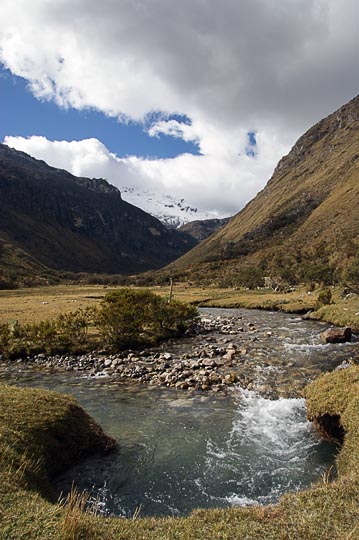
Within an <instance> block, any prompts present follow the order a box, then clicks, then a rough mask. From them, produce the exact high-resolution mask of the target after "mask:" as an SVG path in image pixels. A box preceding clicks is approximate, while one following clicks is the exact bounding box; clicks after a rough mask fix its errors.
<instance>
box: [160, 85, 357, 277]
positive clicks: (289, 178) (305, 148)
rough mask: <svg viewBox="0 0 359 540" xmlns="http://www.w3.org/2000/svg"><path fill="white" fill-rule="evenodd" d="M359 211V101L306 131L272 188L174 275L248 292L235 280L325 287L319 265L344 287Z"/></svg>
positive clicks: (189, 255) (190, 254)
mask: <svg viewBox="0 0 359 540" xmlns="http://www.w3.org/2000/svg"><path fill="white" fill-rule="evenodd" d="M358 210H359V96H356V97H355V98H353V99H352V100H351V101H349V102H348V103H347V104H345V105H343V106H342V107H340V109H338V110H337V111H335V112H334V113H332V114H331V115H329V116H328V117H326V118H324V119H322V120H320V121H319V122H318V123H317V124H315V125H314V126H312V127H311V128H310V129H309V130H307V132H306V133H305V134H304V135H302V136H301V137H300V138H299V139H298V141H297V142H296V143H295V145H294V146H293V148H292V149H291V151H290V152H289V154H288V155H287V156H284V157H283V158H282V159H281V160H280V161H279V163H278V165H277V167H276V169H275V171H274V173H273V175H272V177H271V179H270V180H269V181H268V183H267V185H266V186H265V188H264V189H262V190H261V191H260V192H259V193H258V194H257V196H256V197H255V198H254V199H252V201H250V202H249V203H248V204H247V205H246V206H245V208H243V209H242V210H241V211H240V212H239V213H238V214H237V215H236V216H235V217H234V218H233V219H232V220H231V221H230V222H229V224H228V225H226V226H225V227H224V228H223V229H220V230H219V231H218V232H217V233H215V234H214V235H213V236H211V237H210V238H209V239H207V240H205V241H204V242H202V243H201V244H199V245H198V246H196V247H195V248H193V249H192V250H191V251H189V252H188V253H187V254H185V255H184V256H182V257H181V258H180V259H178V260H176V261H175V262H174V263H172V264H171V265H170V266H169V268H168V272H169V273H172V274H174V275H176V272H177V274H178V275H182V276H183V275H186V274H190V273H191V272H193V273H194V274H201V273H202V274H204V275H206V276H207V278H208V280H209V281H211V280H215V281H216V282H218V281H220V280H222V282H223V281H224V282H227V283H229V284H237V283H238V284H241V280H240V276H237V278H238V279H237V280H236V276H235V275H233V274H234V272H236V273H241V272H242V273H244V274H246V272H247V273H248V269H252V273H253V272H257V274H258V276H259V273H261V275H262V277H263V276H265V275H268V274H269V275H274V276H275V277H278V278H279V279H284V280H286V281H288V282H293V283H294V282H298V281H300V280H308V279H311V277H313V278H317V279H320V276H319V274H320V272H318V273H317V274H318V275H317V276H315V271H314V269H313V268H310V267H311V266H312V265H313V264H314V263H317V264H318V265H319V266H320V267H321V268H322V270H323V272H322V273H323V276H322V277H323V278H325V279H326V280H327V281H330V280H331V279H339V278H340V279H342V278H343V276H345V271H346V268H347V267H348V265H349V264H350V262H351V260H352V258H353V256H354V255H355V252H356V251H357V249H358V239H359V225H358V219H357V215H358ZM219 262H222V266H223V267H222V268H219V267H218V263H219ZM324 267H326V269H327V271H328V273H329V274H330V278H329V277H325V268H324ZM334 274H336V277H335V275H334ZM244 281H245V280H244ZM260 282H261V280H260V279H258V284H259V283H260Z"/></svg>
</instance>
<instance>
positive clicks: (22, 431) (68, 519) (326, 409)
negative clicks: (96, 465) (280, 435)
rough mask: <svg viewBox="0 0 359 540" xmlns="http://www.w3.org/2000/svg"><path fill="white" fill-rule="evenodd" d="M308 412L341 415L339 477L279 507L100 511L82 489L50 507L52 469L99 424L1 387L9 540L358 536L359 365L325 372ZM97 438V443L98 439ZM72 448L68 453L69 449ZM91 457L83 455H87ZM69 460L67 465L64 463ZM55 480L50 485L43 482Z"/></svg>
mask: <svg viewBox="0 0 359 540" xmlns="http://www.w3.org/2000/svg"><path fill="white" fill-rule="evenodd" d="M306 395H307V406H308V415H309V416H310V417H311V418H312V419H314V420H319V419H320V417H322V416H323V415H325V414H327V415H334V416H339V417H340V422H341V424H342V425H343V427H344V429H345V439H344V444H343V447H342V450H341V452H340V454H339V456H338V460H337V462H338V477H337V478H336V479H335V480H334V481H333V482H331V483H330V482H328V476H329V475H324V477H323V480H322V481H319V482H318V483H317V484H316V485H314V486H313V487H312V488H310V489H308V490H306V491H303V492H299V493H292V494H288V495H286V496H284V497H282V498H281V500H280V502H279V503H278V504H277V505H274V506H266V507H254V508H231V509H214V510H196V511H194V512H192V514H190V515H189V516H188V517H185V518H170V517H169V518H138V517H137V516H135V517H134V519H123V518H101V517H96V516H95V515H93V514H91V513H90V512H89V511H86V510H85V502H86V497H83V496H81V495H79V494H77V493H76V492H75V491H73V492H72V493H71V494H70V496H69V499H68V501H67V502H68V504H67V505H65V506H64V504H62V503H61V504H59V503H57V504H51V503H50V501H49V493H50V479H51V477H52V475H53V474H55V473H56V472H58V471H59V470H60V469H62V468H63V467H65V466H67V465H68V464H69V463H70V462H71V461H72V460H73V459H78V458H79V457H81V451H82V452H85V451H86V452H87V451H88V450H89V448H91V449H93V448H94V447H93V445H94V444H95V446H96V444H98V443H99V442H100V447H101V448H102V449H104V448H107V447H108V446H110V447H112V445H111V440H109V439H107V438H104V437H105V436H104V435H103V433H102V431H100V428H99V427H98V426H96V424H95V423H94V422H93V421H92V420H91V419H89V417H88V416H87V415H86V413H84V412H83V411H81V409H80V408H79V407H78V405H77V404H76V401H74V400H73V399H72V398H70V397H68V396H61V395H58V394H54V393H52V392H46V391H41V390H31V389H18V388H14V387H11V388H9V387H6V386H3V385H2V386H0V433H1V437H0V453H1V460H0V537H1V538H2V539H4V540H25V539H26V540H39V539H44V540H45V539H46V540H212V539H213V540H214V539H216V540H233V539H237V538H238V539H241V540H242V539H243V540H356V539H358V538H359V525H358V515H359V495H358V494H359V466H358V455H359V430H358V426H359V367H352V368H350V369H347V370H342V371H337V372H333V373H331V374H326V375H324V376H322V377H320V378H319V379H318V380H317V381H316V382H314V383H312V384H311V385H310V386H309V387H308V388H307V391H306ZM94 441H95V443H94ZM63 454H65V455H63ZM82 455H83V454H82ZM57 460H60V464H58V463H56V461H57ZM44 485H46V489H44Z"/></svg>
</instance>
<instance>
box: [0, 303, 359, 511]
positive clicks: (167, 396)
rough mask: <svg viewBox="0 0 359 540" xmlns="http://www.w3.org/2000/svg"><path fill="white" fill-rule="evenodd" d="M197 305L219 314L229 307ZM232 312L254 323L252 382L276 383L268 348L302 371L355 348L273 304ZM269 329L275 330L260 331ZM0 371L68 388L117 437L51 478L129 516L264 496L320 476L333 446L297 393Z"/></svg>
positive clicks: (261, 500)
mask: <svg viewBox="0 0 359 540" xmlns="http://www.w3.org/2000/svg"><path fill="white" fill-rule="evenodd" d="M206 314H207V315H212V316H218V315H221V314H222V315H223V316H227V315H228V311H223V310H206ZM231 314H232V315H235V314H238V316H240V317H246V320H248V319H251V320H252V321H254V323H253V324H256V325H257V326H258V327H260V328H261V330H260V332H261V333H262V335H261V336H259V338H257V339H256V341H255V342H254V346H253V350H251V351H250V353H249V358H248V360H247V361H248V362H249V364H250V363H251V362H252V361H253V358H254V357H255V352H256V353H257V354H258V353H260V352H261V353H262V356H261V355H260V354H259V355H258V358H262V359H263V358H264V360H265V361H264V364H263V365H264V368H263V369H262V370H261V371H260V373H259V377H260V381H261V383H262V382H263V380H267V379H270V380H271V381H272V382H271V384H278V380H273V369H269V368H270V367H271V366H270V364H268V362H267V359H268V358H269V357H273V355H274V356H275V357H278V358H280V359H281V362H282V364H283V363H285V361H286V362H287V364H288V365H289V364H291V365H292V368H293V369H294V370H295V369H297V368H298V366H299V368H300V372H301V373H302V372H303V370H304V372H305V373H306V369H308V370H309V373H311V371H310V367H311V366H312V367H313V368H315V370H316V371H322V370H324V369H333V367H335V366H334V358H335V359H336V363H337V364H338V363H340V362H341V361H342V360H345V359H347V358H349V357H350V356H352V355H353V354H354V353H355V352H356V351H357V349H358V344H357V343H353V344H352V345H344V346H341V345H337V346H334V345H331V346H329V347H328V346H325V345H320V340H319V338H318V335H319V333H320V332H321V331H323V325H321V324H319V323H311V322H308V321H301V320H300V319H293V318H291V317H290V316H288V315H283V314H279V313H264V312H257V311H251V312H248V311H245V310H231ZM241 320H243V319H241ZM268 328H270V329H271V332H273V333H274V334H275V335H274V336H273V335H270V336H269V335H268V336H267V339H266V338H265V335H266V334H265V333H266V332H267V333H268ZM234 338H235V337H233V339H234ZM221 339H222V338H221ZM231 339H232V336H231ZM193 340H203V337H197V338H193V339H192V341H191V340H187V342H186V343H185V342H181V343H175V344H173V345H172V348H173V350H175V349H176V347H177V348H183V347H187V349H188V347H193V343H194V341H193ZM167 349H168V347H167ZM299 368H298V369H299ZM266 369H267V374H266ZM281 369H284V368H283V366H282V368H281ZM274 371H276V370H274ZM294 372H295V373H297V372H296V371H294ZM280 373H281V371H280V370H279V374H280ZM0 376H1V378H2V379H3V380H5V381H7V382H9V383H10V384H18V385H30V386H34V387H44V388H49V389H51V390H57V391H60V392H65V393H71V394H73V395H75V396H76V397H77V399H78V401H79V402H80V404H81V405H82V406H83V407H84V408H85V409H86V410H87V411H88V412H89V413H90V414H91V415H92V416H93V417H94V418H95V419H96V420H97V421H98V422H99V423H100V424H101V425H102V426H103V428H104V430H105V431H106V432H107V433H108V434H110V435H112V436H113V437H115V438H116V439H117V440H118V442H119V451H118V452H117V453H115V454H112V455H108V456H105V457H98V456H97V457H96V456H95V457H92V458H89V459H87V460H85V461H84V462H82V463H81V464H79V465H77V466H75V467H74V468H73V469H71V470H70V471H68V472H67V473H66V474H65V475H64V476H63V477H61V478H59V479H58V481H57V483H56V489H57V492H58V494H60V493H61V492H63V493H67V492H68V491H69V489H70V488H71V484H72V482H75V484H76V485H77V486H78V488H79V489H85V490H87V491H88V492H89V493H90V494H91V497H92V499H93V500H96V505H97V508H98V509H99V511H100V512H102V513H103V514H104V515H108V514H116V515H120V516H132V515H133V514H134V513H135V512H136V509H138V508H140V514H141V515H185V514H187V513H189V512H190V511H191V510H192V509H194V508H198V507H201V508H211V507H230V506H237V505H240V506H244V505H252V504H267V503H272V502H275V501H277V500H278V498H279V496H280V495H281V494H283V493H285V492H288V491H295V490H298V489H303V488H305V487H307V486H309V485H310V484H311V483H312V482H314V481H317V480H320V477H321V474H323V473H324V471H325V470H326V469H327V468H328V466H329V465H330V464H331V463H333V460H334V456H335V453H336V451H337V449H336V447H335V446H334V445H333V444H330V443H328V442H326V441H323V440H322V439H321V438H320V437H319V435H318V434H317V433H316V432H315V430H314V428H313V426H312V425H311V424H310V423H309V422H308V421H307V420H306V414H305V403H304V400H303V399H302V398H298V397H295V398H291V399H289V398H280V399H275V400H273V399H272V400H271V399H267V398H265V397H262V396H260V395H259V394H258V393H257V392H254V391H248V390H242V389H240V388H233V389H231V391H230V392H229V394H228V395H226V396H223V395H218V394H217V395H208V394H205V393H200V392H193V393H188V392H185V391H176V390H173V389H166V388H158V387H147V386H144V385H125V384H123V383H122V384H121V383H119V382H116V381H111V380H110V379H106V378H102V379H101V378H99V379H94V378H92V379H91V378H89V377H87V376H86V375H84V374H75V373H65V372H64V373H40V372H39V371H34V370H31V369H29V368H26V367H24V366H23V365H15V366H13V367H11V368H10V367H9V366H6V367H5V366H2V367H1V369H0ZM266 377H267V379H266ZM271 378H272V379H271Z"/></svg>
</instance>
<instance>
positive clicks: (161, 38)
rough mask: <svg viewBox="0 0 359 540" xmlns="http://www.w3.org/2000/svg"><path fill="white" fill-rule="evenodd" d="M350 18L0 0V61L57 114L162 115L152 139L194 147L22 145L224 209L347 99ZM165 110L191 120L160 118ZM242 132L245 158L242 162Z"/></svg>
mask: <svg viewBox="0 0 359 540" xmlns="http://www.w3.org/2000/svg"><path fill="white" fill-rule="evenodd" d="M358 20H359V3H358V2H357V0H342V1H341V2H338V0H288V1H286V2H278V0H222V1H221V2H218V0H181V2H176V1H175V0H172V1H169V0H153V1H152V2H146V1H145V0H131V1H127V0H104V1H103V2H100V3H99V2H98V1H97V0H57V1H56V2H48V1H45V0H32V2H31V3H29V1H28V0H17V1H16V2H14V0H2V2H1V3H0V61H1V62H3V63H4V64H5V65H6V66H7V67H8V68H9V69H10V70H11V71H12V72H13V73H14V74H16V75H19V76H21V77H24V78H26V79H27V80H28V81H29V86H30V88H31V90H32V92H33V93H34V94H35V95H36V96H37V97H38V98H39V99H45V100H55V101H56V102H57V103H58V104H59V105H60V106H63V107H75V108H78V109H81V108H86V107H91V108H95V109H97V110H100V111H103V112H104V113H105V114H107V115H109V116H115V117H118V118H120V119H124V118H130V119H134V120H144V119H145V118H146V116H147V115H150V114H151V113H152V112H153V111H161V112H163V113H164V114H163V118H162V120H160V121H159V122H157V123H156V124H155V125H152V126H150V130H149V133H150V135H152V136H156V135H159V134H161V133H166V134H170V135H172V136H174V137H181V138H183V139H184V140H187V141H195V142H197V143H198V144H199V148H200V151H201V153H202V155H201V156H190V155H183V156H179V157H178V158H175V159H173V160H155V161H148V160H145V159H141V158H140V157H137V158H135V157H133V158H128V159H125V160H122V159H118V158H116V157H115V156H112V155H110V154H109V152H108V151H107V149H106V148H105V147H104V146H103V145H101V143H100V142H99V141H96V140H87V141H77V142H73V143H65V142H53V143H49V142H48V141H44V140H42V141H41V140H39V139H35V138H32V139H30V140H29V141H28V142H27V143H26V144H27V151H29V152H30V153H33V154H34V155H35V156H36V155H37V156H39V154H36V152H44V153H45V154H46V156H44V157H45V158H46V159H47V160H48V161H49V162H50V163H54V162H55V161H56V160H60V161H61V160H62V162H63V163H64V165H63V166H66V167H68V168H70V169H71V170H72V171H74V172H75V173H76V174H88V175H90V176H95V175H101V176H107V177H108V178H109V179H111V180H112V181H113V182H114V183H117V177H120V176H124V177H126V178H128V180H129V181H131V182H132V183H134V182H137V183H140V182H146V183H149V184H150V185H151V186H152V185H153V186H154V187H156V186H157V188H158V189H161V188H162V187H163V188H166V189H169V190H170V191H173V190H178V191H182V192H183V193H185V194H187V193H188V195H189V196H188V199H189V200H191V201H192V200H193V202H194V203H195V204H198V201H199V200H200V199H201V200H202V201H203V203H204V204H206V205H208V207H209V206H213V205H215V206H216V207H217V208H218V210H219V211H220V212H221V213H222V212H224V213H226V212H228V211H229V209H231V211H234V210H237V209H239V208H240V206H241V205H243V204H244V202H246V200H248V198H249V197H251V196H252V195H253V194H254V193H255V191H256V190H257V189H259V188H260V187H262V186H263V184H264V182H265V181H266V180H267V179H268V177H269V175H270V173H271V171H272V169H273V167H274V165H275V163H276V161H277V159H278V158H279V157H280V156H281V155H282V154H283V153H285V152H286V151H287V150H288V149H289V147H290V146H291V144H293V143H294V141H295V138H296V137H297V136H298V135H300V134H301V133H302V132H303V131H304V130H305V129H306V128H308V127H309V126H310V125H311V124H313V123H314V122H315V121H317V120H318V119H319V118H321V117H323V116H325V115H326V114H328V113H330V112H331V111H333V110H334V109H335V108H336V107H339V106H340V105H341V104H343V103H344V102H345V101H347V100H348V99H349V98H351V97H353V96H354V95H355V93H356V92H357V89H358V87H359V70H358V34H357V21H358ZM171 113H179V114H185V115H186V116H187V117H188V118H190V120H191V125H180V124H179V123H178V122H177V121H174V120H169V121H167V120H168V118H167V119H166V115H168V114H171ZM249 131H256V133H257V140H258V153H257V155H256V157H255V158H249V157H248V156H245V144H246V137H247V133H248V132H249ZM13 144H15V143H14V141H13ZM16 144H20V145H21V144H25V143H24V142H23V141H21V140H18V141H17V143H16ZM238 154H240V155H238ZM68 163H70V166H69V165H67V164H68ZM101 171H102V172H101ZM237 204H238V206H236V205H237Z"/></svg>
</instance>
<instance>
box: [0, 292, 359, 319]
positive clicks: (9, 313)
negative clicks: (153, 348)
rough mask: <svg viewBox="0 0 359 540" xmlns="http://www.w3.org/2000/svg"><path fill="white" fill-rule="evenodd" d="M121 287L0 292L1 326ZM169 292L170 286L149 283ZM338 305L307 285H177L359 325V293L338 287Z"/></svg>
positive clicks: (210, 301) (190, 296)
mask: <svg viewBox="0 0 359 540" xmlns="http://www.w3.org/2000/svg"><path fill="white" fill-rule="evenodd" d="M116 288H118V287H104V286H102V285H91V286H80V285H59V286H54V287H41V288H33V289H18V290H9V291H0V324H2V323H6V322H9V321H14V320H18V321H19V322H20V323H31V322H38V321H41V320H48V319H54V318H56V317H57V316H58V315H60V314H61V313H69V312H71V311H75V310H77V309H79V308H86V307H88V306H90V305H94V304H97V303H99V302H100V301H101V299H102V298H103V297H104V296H105V294H107V293H109V292H111V291H114V290H116ZM149 288H150V289H151V290H152V291H153V292H156V293H157V294H160V295H162V296H166V295H168V293H169V288H168V287H163V286H157V287H149ZM332 291H333V301H334V303H333V304H331V305H328V306H324V307H322V308H321V309H319V310H317V311H315V309H316V303H317V297H318V294H319V289H317V290H315V291H314V292H313V293H311V294H308V293H307V290H306V288H305V287H304V286H302V287H297V288H296V290H295V291H293V292H290V293H282V292H274V291H270V290H267V289H258V290H244V289H238V290H237V289H223V288H216V287H194V286H189V285H187V284H186V283H175V286H174V298H175V299H177V300H181V301H184V302H189V303H193V304H196V305H199V306H206V307H221V308H239V307H242V308H249V309H254V308H257V309H271V310H280V311H284V312H288V313H305V312H308V311H312V314H311V318H313V319H318V320H323V321H327V322H331V323H333V324H336V325H338V326H345V325H350V326H352V327H353V328H359V296H354V297H351V298H341V296H340V293H341V289H340V288H339V287H337V288H334V289H332Z"/></svg>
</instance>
